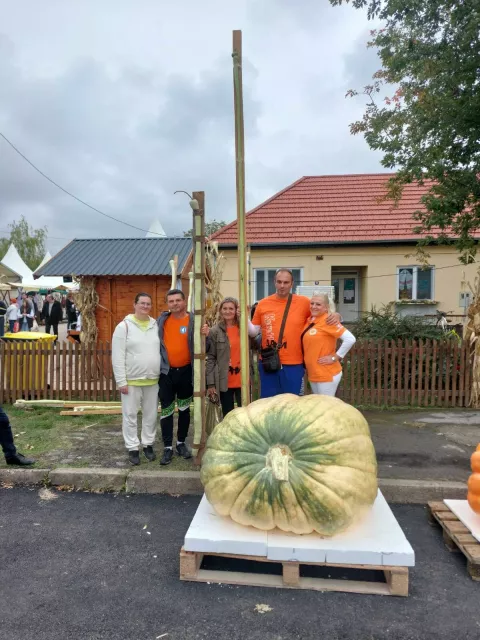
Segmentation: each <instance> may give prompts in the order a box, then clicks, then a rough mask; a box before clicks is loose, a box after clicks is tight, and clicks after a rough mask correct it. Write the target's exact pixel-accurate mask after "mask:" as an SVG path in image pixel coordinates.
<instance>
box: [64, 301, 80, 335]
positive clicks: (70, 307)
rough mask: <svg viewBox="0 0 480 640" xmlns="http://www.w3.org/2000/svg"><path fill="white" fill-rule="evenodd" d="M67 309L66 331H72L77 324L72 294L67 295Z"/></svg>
mask: <svg viewBox="0 0 480 640" xmlns="http://www.w3.org/2000/svg"><path fill="white" fill-rule="evenodd" d="M65 304H66V308H67V323H68V324H67V329H74V325H76V324H77V307H76V306H75V301H74V299H73V293H69V294H68V296H67V301H66V303H65Z"/></svg>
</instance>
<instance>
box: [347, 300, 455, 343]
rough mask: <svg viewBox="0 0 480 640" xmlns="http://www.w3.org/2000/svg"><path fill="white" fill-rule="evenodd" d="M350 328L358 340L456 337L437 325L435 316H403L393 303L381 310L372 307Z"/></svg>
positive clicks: (441, 338)
mask: <svg viewBox="0 0 480 640" xmlns="http://www.w3.org/2000/svg"><path fill="white" fill-rule="evenodd" d="M349 328H351V331H352V333H353V334H354V336H355V337H356V338H357V340H402V339H403V340H405V339H408V340H427V339H430V340H444V339H451V338H452V337H455V335H454V334H452V333H451V332H449V333H444V332H443V331H442V329H441V328H440V327H436V326H435V322H434V319H433V318H432V319H430V320H429V319H428V318H425V317H423V316H401V315H399V314H398V313H397V312H396V310H395V309H394V308H393V305H385V306H384V307H382V308H381V309H379V310H377V309H376V308H375V307H372V310H371V311H367V312H365V313H363V314H362V316H361V317H360V319H359V320H357V321H356V322H354V323H352V325H351V327H349Z"/></svg>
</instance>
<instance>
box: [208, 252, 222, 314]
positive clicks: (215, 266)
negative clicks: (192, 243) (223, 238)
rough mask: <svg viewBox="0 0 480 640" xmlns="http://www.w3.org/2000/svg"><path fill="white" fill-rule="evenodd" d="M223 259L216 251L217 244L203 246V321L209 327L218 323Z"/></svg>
mask: <svg viewBox="0 0 480 640" xmlns="http://www.w3.org/2000/svg"><path fill="white" fill-rule="evenodd" d="M224 268H225V258H224V257H223V254H221V253H219V251H218V243H217V242H207V244H206V245H205V287H206V290H207V294H206V312H205V321H206V323H207V324H208V325H209V326H210V327H211V326H212V325H214V324H215V323H216V322H218V320H219V317H218V309H219V306H220V303H221V301H222V300H223V296H222V294H221V293H220V285H221V283H222V274H223V269H224Z"/></svg>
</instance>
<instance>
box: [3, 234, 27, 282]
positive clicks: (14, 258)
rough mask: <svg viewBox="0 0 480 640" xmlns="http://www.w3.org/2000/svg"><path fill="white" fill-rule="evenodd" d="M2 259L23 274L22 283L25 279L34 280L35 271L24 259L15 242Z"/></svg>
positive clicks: (12, 268) (5, 263)
mask: <svg viewBox="0 0 480 640" xmlns="http://www.w3.org/2000/svg"><path fill="white" fill-rule="evenodd" d="M1 261H2V262H3V264H4V265H5V266H7V267H8V268H9V269H11V270H12V271H15V272H16V273H18V274H19V275H20V276H22V283H23V282H25V281H28V282H33V273H32V271H31V270H30V269H29V268H28V267H27V265H26V264H25V262H24V261H23V260H22V258H21V256H20V254H19V253H18V251H17V249H16V248H15V245H14V244H11V245H10V246H9V247H8V251H7V253H6V254H5V255H4V256H3V258H2V260H1Z"/></svg>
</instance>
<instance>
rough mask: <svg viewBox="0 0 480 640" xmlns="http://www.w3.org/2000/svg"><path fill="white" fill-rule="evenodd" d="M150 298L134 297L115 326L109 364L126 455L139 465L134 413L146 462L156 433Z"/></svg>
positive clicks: (156, 361)
mask: <svg viewBox="0 0 480 640" xmlns="http://www.w3.org/2000/svg"><path fill="white" fill-rule="evenodd" d="M151 309H152V299H151V297H150V296H149V295H148V294H147V293H139V294H137V296H136V297H135V303H134V313H132V314H130V315H128V316H127V317H126V318H125V319H124V320H122V322H120V324H118V325H117V327H116V329H115V331H114V333H113V339H112V366H113V373H114V375H115V380H116V383H117V387H118V389H119V391H120V393H121V398H122V417H123V419H122V427H123V439H124V440H125V446H126V448H127V449H128V458H129V460H130V463H131V464H133V465H138V464H140V453H139V448H140V441H139V439H138V433H137V431H138V429H137V415H138V411H139V409H140V407H141V408H142V432H141V444H142V446H143V453H144V455H145V457H146V458H147V460H148V461H150V462H153V460H155V458H156V455H155V451H154V449H153V445H154V442H155V436H156V433H157V416H158V379H159V377H160V338H159V337H158V327H157V323H156V321H155V320H154V319H153V318H151V317H150V315H149V314H150V311H151Z"/></svg>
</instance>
